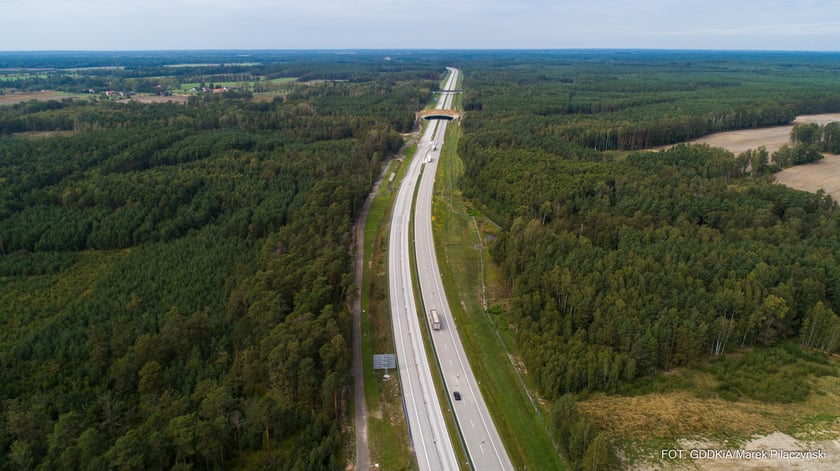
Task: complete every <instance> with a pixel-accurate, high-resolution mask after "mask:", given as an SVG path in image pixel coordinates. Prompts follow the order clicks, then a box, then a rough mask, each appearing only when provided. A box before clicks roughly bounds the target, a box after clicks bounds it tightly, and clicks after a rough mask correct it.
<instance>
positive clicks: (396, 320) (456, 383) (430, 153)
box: [388, 68, 513, 470]
mask: <svg viewBox="0 0 840 471" xmlns="http://www.w3.org/2000/svg"><path fill="white" fill-rule="evenodd" d="M448 70H449V71H450V76H449V79H448V81H447V84H446V87H445V89H447V90H451V89H453V88H455V86H456V85H457V80H458V74H459V71H458V70H457V69H453V68H449V69H448ZM453 97H454V94H452V93H446V94H442V96H441V98H440V100H439V101H438V104H437V108H449V107H451V106H452V99H453ZM448 123H449V121H446V120H438V121H434V122H431V123H430V124H429V126H428V127H427V128H426V132H424V134H423V136H422V137H421V140H420V142H419V143H418V147H417V153H416V154H415V158H414V159H413V160H412V162H411V164H410V166H409V169H408V171H407V173H406V176H405V178H404V180H403V182H402V185H401V186H400V190H399V192H398V194H397V199H396V202H395V204H394V212H393V216H392V220H391V235H390V240H389V251H390V256H389V266H388V269H389V284H390V293H391V315H392V322H393V329H394V338H395V344H396V348H397V357H398V365H399V372H400V380H401V382H402V383H401V384H402V390H403V397H404V405H405V409H406V419H407V421H408V426H409V434H410V438H411V440H412V443H413V447H414V451H415V455H416V457H417V462H418V466H419V469H421V470H446V469H453V470H454V469H459V467H458V463H456V459H455V454H454V451H452V443H451V440H450V439H449V436H448V434H447V431H446V426H445V423H444V422H443V414H442V411H441V407H440V406H441V405H440V403H439V401H438V398H437V395H436V394H435V390H434V382H433V381H432V376H431V375H432V373H431V371H432V369H431V368H430V366H429V362H428V360H427V358H426V355H425V350H424V347H423V341H422V332H426V331H431V332H432V341H433V344H434V348H435V350H436V352H437V356H438V359H439V364H440V368H441V372H442V375H443V378H444V385H445V387H446V389H447V392H446V397H447V398H448V399H447V403H445V405H446V407H447V410H448V409H449V407H450V406H451V408H452V410H453V411H454V413H455V416H456V420H457V422H458V424H459V428H460V430H461V433H462V436H463V438H464V443H465V445H466V447H467V452H468V454H469V456H470V460H471V462H472V469H477V470H497V469H498V470H512V469H513V466H512V464H511V462H510V458H509V457H508V456H507V452H506V451H505V449H504V446H503V445H502V442H501V439H500V438H499V435H498V432H497V431H496V428H495V426H494V424H493V421H492V419H491V418H490V415H489V412H488V410H487V406H486V404H485V403H484V400H483V398H482V397H481V393H480V391H479V389H478V383H477V381H476V379H475V377H474V375H473V373H472V370H471V368H470V366H469V362H468V361H467V358H466V354H465V353H464V349H463V346H462V345H461V341H460V337H459V336H458V331H457V327H456V325H455V323H454V322H453V320H452V313H451V311H450V309H449V304H448V302H447V300H446V294H445V293H444V290H443V281H442V280H441V276H440V271H439V269H438V263H437V258H436V255H435V247H434V242H433V238H432V220H431V207H432V193H433V187H434V178H435V172H436V170H437V163H438V161H439V157H440V150H441V149H442V147H443V142H444V137H445V134H446V127H447V125H448ZM423 166H425V170H423V172H422V180H421V181H420V183H419V188H418V187H417V181H418V178H419V176H420V172H421V168H422V167H423ZM415 190H416V191H417V202H416V208H415V216H414V224H415V228H414V229H415V240H414V244H415V245H414V250H415V255H416V260H417V271H418V275H419V281H420V290H421V293H422V297H423V304H424V305H425V307H426V310H427V312H424V313H421V314H422V318H423V319H428V310H430V309H432V308H434V309H436V310H437V312H438V313H439V315H440V317H441V323H442V326H441V329H440V330H432V329H430V327H429V324H428V323H426V324H425V325H421V324H420V322H419V321H418V315H417V312H416V309H417V307H416V306H417V304H416V302H415V299H414V291H413V289H412V285H411V267H410V264H409V250H410V246H409V243H410V241H409V232H408V227H409V224H410V215H411V206H412V196H413V195H414V193H415ZM456 391H457V392H458V393H459V395H460V398H461V399H460V400H455V399H454V396H453V394H454V392H456ZM464 469H467V467H466V466H465V467H464Z"/></svg>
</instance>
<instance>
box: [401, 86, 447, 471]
mask: <svg viewBox="0 0 840 471" xmlns="http://www.w3.org/2000/svg"><path fill="white" fill-rule="evenodd" d="M455 79H456V74H454V73H453V74H451V76H450V79H449V82H448V84H449V85H451V84H454V83H455ZM449 85H448V86H449ZM447 95H448V94H444V95H443V96H442V97H441V99H440V101H439V102H438V105H442V104H443V103H444V102H445V97H446V96H447ZM435 130H436V126H435V123H430V125H429V126H428V127H427V128H426V131H425V132H424V133H423V136H421V140H420V142H419V143H418V146H417V154H416V155H415V158H414V159H412V161H411V163H410V164H409V167H408V170H407V172H406V175H405V177H404V179H403V182H402V184H401V185H400V189H399V191H398V192H397V197H396V200H395V201H394V210H393V214H392V216H391V232H390V236H389V241H388V253H389V256H388V284H389V293H390V296H389V297H390V303H391V322H392V328H393V331H394V344H395V347H396V353H397V368H398V370H399V377H400V383H401V386H402V394H403V406H404V408H405V415H406V422H407V423H408V433H409V439H410V442H411V444H412V446H413V449H414V454H415V457H416V459H417V464H418V468H419V469H420V470H421V471H426V470H428V471H437V470H441V471H443V470H453V471H455V470H458V469H459V466H458V462H457V458H456V457H455V451H454V448H453V446H452V440H450V438H449V434H448V432H447V430H446V423H445V422H444V419H443V412H442V409H441V405H440V401H439V400H438V396H437V393H436V391H435V385H434V381H433V380H432V372H431V369H430V367H429V362H428V359H427V358H426V351H425V349H424V346H423V337H422V335H423V330H421V329H426V326H425V325H421V324H420V321H419V320H418V315H417V307H416V306H417V303H416V300H415V297H414V288H413V286H412V280H411V263H410V258H409V249H410V245H409V242H410V241H409V235H410V232H409V230H410V223H411V209H412V199H413V197H414V192H415V189H416V187H417V180H418V178H419V176H420V171H421V169H422V167H423V163H424V160H423V156H425V155H426V153H427V152H430V151H431V149H432V145H431V144H430V141H431V140H432V137H433V136H434V133H435Z"/></svg>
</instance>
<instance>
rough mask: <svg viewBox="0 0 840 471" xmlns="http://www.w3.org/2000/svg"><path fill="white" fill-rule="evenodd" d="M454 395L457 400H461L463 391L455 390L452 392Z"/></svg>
mask: <svg viewBox="0 0 840 471" xmlns="http://www.w3.org/2000/svg"><path fill="white" fill-rule="evenodd" d="M452 397H454V398H455V400H456V401H460V400H461V393H459V392H458V391H455V392H453V393H452Z"/></svg>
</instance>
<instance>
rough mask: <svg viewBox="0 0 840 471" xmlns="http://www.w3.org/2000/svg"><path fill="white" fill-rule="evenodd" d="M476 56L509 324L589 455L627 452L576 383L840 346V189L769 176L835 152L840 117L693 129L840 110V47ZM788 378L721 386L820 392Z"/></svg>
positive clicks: (575, 453)
mask: <svg viewBox="0 0 840 471" xmlns="http://www.w3.org/2000/svg"><path fill="white" fill-rule="evenodd" d="M463 70H464V76H465V80H464V108H465V110H466V117H465V118H464V122H463V136H462V137H461V140H460V144H459V147H458V153H459V156H460V157H461V158H462V159H463V161H464V164H465V172H464V175H463V177H462V178H461V180H460V185H461V187H462V188H463V190H464V194H465V196H466V197H467V198H469V199H470V200H471V201H472V203H473V204H474V205H475V206H476V208H477V209H478V210H480V211H481V212H483V213H485V214H487V215H488V216H489V217H491V218H492V219H494V220H495V221H496V222H498V223H499V224H500V225H501V226H502V228H503V229H504V232H503V235H502V236H501V237H499V238H498V239H496V240H495V241H494V242H493V243H492V245H491V249H490V250H491V254H492V256H493V259H494V260H495V261H496V262H497V263H498V264H499V266H500V267H501V269H502V271H503V274H504V277H505V284H506V285H507V287H508V289H509V290H510V292H511V298H510V300H509V303H506V305H505V306H503V307H502V311H504V312H505V313H506V314H505V315H506V317H505V318H504V320H500V321H499V323H500V324H502V325H509V326H510V328H511V329H512V330H513V332H514V338H515V343H516V349H517V352H518V354H519V355H521V358H522V360H523V362H524V366H525V368H526V369H527V371H528V374H529V376H530V377H531V379H532V380H533V381H534V383H535V385H536V386H537V388H538V390H539V393H540V395H541V396H542V397H544V398H545V399H547V400H548V401H550V402H551V403H552V404H553V406H552V414H553V418H554V430H555V438H556V440H557V442H558V443H559V445H560V447H561V449H562V450H563V452H564V454H565V456H566V457H567V458H568V460H569V461H570V463H571V464H572V466H573V467H574V468H583V469H595V463H596V462H600V463H602V464H603V463H612V465H616V461H615V457H614V456H613V455H611V453H610V451H609V446H608V445H607V444H606V441H605V440H604V435H602V434H601V433H599V431H598V430H597V427H595V426H594V425H593V424H592V423H589V422H587V420H586V419H584V418H583V417H581V416H579V415H578V413H577V411H576V409H575V405H574V404H575V398H579V397H583V396H585V395H586V394H588V393H591V392H594V391H606V392H610V393H617V394H621V393H622V392H627V391H632V390H633V387H634V386H632V385H633V384H635V383H636V381H637V379H639V378H652V377H655V375H657V374H659V373H663V372H667V371H669V370H671V369H673V368H675V367H678V366H691V365H694V364H697V363H698V362H701V361H704V360H708V359H715V358H723V357H724V356H725V355H726V354H730V353H736V352H740V351H744V350H746V349H751V348H753V347H762V346H770V345H778V344H780V343H784V344H786V345H787V344H788V343H793V344H795V345H797V346H801V348H803V349H805V350H808V351H813V352H815V353H816V354H817V355H816V356H815V357H814V358H817V357H819V355H823V357H824V358H827V357H825V355H826V354H828V353H832V352H837V351H839V350H840V317H838V315H837V313H838V312H840V270H839V269H838V265H837V262H838V258H840V239H838V237H837V233H838V232H837V230H838V224H840V213H838V210H837V203H836V202H835V201H833V200H832V199H831V198H830V197H829V196H828V195H826V194H825V193H822V192H819V193H817V194H809V193H804V192H801V191H796V190H792V189H789V188H786V187H783V186H781V185H778V184H775V183H774V182H773V173H774V172H776V171H778V170H780V169H781V168H784V167H788V166H791V165H798V164H803V163H807V162H811V161H814V160H818V159H820V158H822V155H821V152H836V151H837V147H836V145H835V143H836V139H837V138H836V137H835V134H834V133H835V132H836V129H837V123H831V124H828V125H825V126H818V125H797V126H795V127H794V130H793V132H792V133H791V134H792V135H791V144H790V145H789V146H785V147H783V148H782V149H781V150H780V151H778V152H776V153H774V155H772V156H770V155H768V152H767V151H766V150H764V149H763V148H759V149H754V150H751V151H747V152H744V153H742V154H740V155H737V156H736V155H733V154H732V153H730V152H728V151H726V150H723V149H718V148H711V147H709V146H707V145H685V144H679V143H680V142H683V141H685V140H688V139H691V138H694V137H698V136H701V135H704V134H708V133H710V132H714V131H723V130H736V129H742V128H754V127H761V126H771V125H778V124H786V123H789V122H791V121H792V120H793V118H795V117H796V116H798V115H800V114H809V113H823V112H838V111H840V91H838V90H837V88H836V86H835V85H834V78H833V77H835V76H836V74H837V73H838V72H840V56H838V55H836V54H835V55H831V54H826V55H823V54H805V53H803V54H793V53H778V54H774V53H767V54H758V53H755V54H749V53H735V52H732V53H728V52H727V53H714V52H691V51H687V52H653V51H631V52H628V51H616V52H613V53H609V52H604V53H603V54H602V55H601V56H599V57H593V56H591V55H589V54H588V53H586V52H580V53H573V52H551V51H546V52H543V53H536V52H535V53H533V55H531V56H529V55H523V56H522V57H520V58H508V60H507V61H505V62H504V63H492V62H489V61H488V62H486V63H480V62H474V63H471V64H470V65H468V66H464V68H463ZM514 90H515V92H514ZM673 144H679V145H676V146H674V147H671V148H669V149H668V150H664V151H656V150H651V148H652V147H654V146H667V145H673ZM628 151H629V152H628ZM502 311H500V310H499V309H496V310H495V312H497V313H498V312H502ZM821 362H822V363H825V362H826V360H825V359H823V360H821ZM755 367H756V368H760V367H759V366H755ZM817 370H819V373H817V374H819V375H825V374H831V375H836V374H837V372H836V371H835V370H833V369H831V368H828V367H824V366H820V367H819V368H817ZM815 371H816V370H815ZM759 376H760V375H759ZM756 381H757V383H761V380H756ZM787 383H788V384H789V385H790V387H780V388H778V389H775V388H776V386H775V385H774V386H768V385H767V384H758V385H757V386H749V387H747V386H745V385H744V384H741V385H740V389H738V390H737V391H738V392H736V393H734V394H733V392H732V390H728V391H724V390H721V391H720V392H719V394H720V395H721V397H726V398H729V399H737V398H738V397H743V396H745V397H751V398H754V399H757V400H762V401H771V402H790V401H797V400H802V399H803V398H804V397H805V396H807V394H808V386H807V384H805V383H804V382H803V381H799V380H796V381H788V382H787ZM767 387H773V388H774V389H773V390H772V391H770V390H766V388H767ZM751 388H752V389H751ZM756 388H759V389H756ZM760 388H765V389H760ZM598 469H601V468H598Z"/></svg>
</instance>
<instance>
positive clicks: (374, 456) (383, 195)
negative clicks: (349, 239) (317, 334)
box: [361, 146, 416, 470]
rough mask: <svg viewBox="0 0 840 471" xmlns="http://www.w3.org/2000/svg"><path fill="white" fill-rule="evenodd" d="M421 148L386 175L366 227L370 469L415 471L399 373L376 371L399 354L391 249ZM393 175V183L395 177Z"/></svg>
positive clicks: (365, 338) (365, 330) (365, 333)
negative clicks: (382, 358) (398, 205)
mask: <svg viewBox="0 0 840 471" xmlns="http://www.w3.org/2000/svg"><path fill="white" fill-rule="evenodd" d="M415 150H416V148H415V147H414V146H409V147H407V148H406V150H405V159H404V160H394V161H392V162H391V164H390V166H389V167H388V169H387V170H386V172H385V176H384V178H383V180H382V183H381V185H380V187H379V191H378V192H377V194H376V197H375V198H374V200H373V202H372V203H371V207H370V211H369V212H368V217H367V221H366V223H365V260H364V267H365V269H364V277H363V282H362V299H361V305H362V357H363V358H364V363H363V367H364V372H365V401H366V403H367V410H368V445H369V448H370V460H371V465H375V464H379V467H380V469H394V470H410V469H413V464H412V457H411V453H410V450H409V444H408V435H407V432H406V425H405V418H404V415H403V410H402V401H401V399H400V388H399V379H398V378H397V377H396V372H395V371H394V372H391V373H392V376H391V378H390V379H388V380H386V379H384V378H383V372H381V371H374V370H373V368H372V364H371V361H372V358H373V355H374V354H375V353H390V352H393V351H394V340H393V335H392V333H391V315H390V306H389V305H388V277H387V246H388V227H389V223H390V220H391V208H392V206H393V202H394V198H395V197H396V194H397V190H398V189H399V182H400V180H401V179H402V176H403V174H404V173H405V169H406V168H407V167H408V166H407V165H403V163H404V162H408V161H410V160H411V158H413V156H414V152H415ZM392 174H394V178H393V180H392V179H391V175H392Z"/></svg>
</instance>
